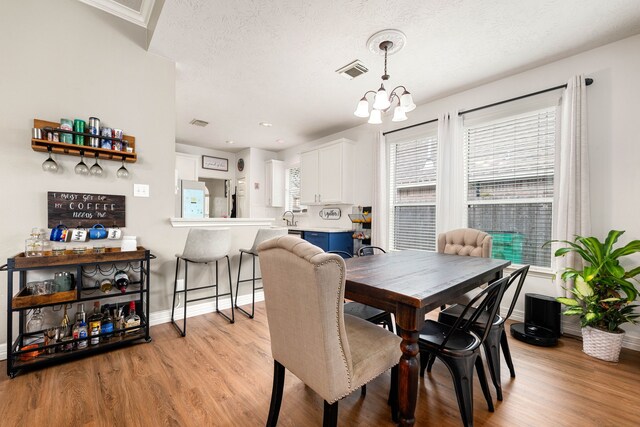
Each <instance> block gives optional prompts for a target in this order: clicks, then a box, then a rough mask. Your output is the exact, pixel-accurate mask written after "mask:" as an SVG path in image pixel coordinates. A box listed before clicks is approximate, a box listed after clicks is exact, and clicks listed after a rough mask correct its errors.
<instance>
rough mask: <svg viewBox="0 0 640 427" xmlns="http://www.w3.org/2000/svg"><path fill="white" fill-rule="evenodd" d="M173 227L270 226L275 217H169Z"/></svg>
mask: <svg viewBox="0 0 640 427" xmlns="http://www.w3.org/2000/svg"><path fill="white" fill-rule="evenodd" d="M169 221H170V222H171V225H172V226H173V227H246V226H259V227H271V226H272V224H273V222H274V221H275V218H169Z"/></svg>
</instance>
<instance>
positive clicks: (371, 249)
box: [358, 246, 387, 256]
mask: <svg viewBox="0 0 640 427" xmlns="http://www.w3.org/2000/svg"><path fill="white" fill-rule="evenodd" d="M376 251H380V252H382V253H383V254H386V253H387V251H385V250H384V249H382V248H381V247H379V246H363V247H361V248H360V249H358V256H368V255H375V253H376Z"/></svg>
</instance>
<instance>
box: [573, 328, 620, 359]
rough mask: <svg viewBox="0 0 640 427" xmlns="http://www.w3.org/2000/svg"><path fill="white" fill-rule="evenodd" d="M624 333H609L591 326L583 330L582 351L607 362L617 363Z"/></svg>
mask: <svg viewBox="0 0 640 427" xmlns="http://www.w3.org/2000/svg"><path fill="white" fill-rule="evenodd" d="M623 339H624V331H623V332H620V333H615V332H607V331H603V330H601V329H596V328H592V327H590V326H587V327H584V328H582V351H584V352H585V353H586V354H588V355H589V356H592V357H595V358H597V359H601V360H606V361H607V362H617V361H618V357H619V356H620V349H622V340H623Z"/></svg>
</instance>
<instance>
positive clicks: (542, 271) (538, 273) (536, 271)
mask: <svg viewBox="0 0 640 427" xmlns="http://www.w3.org/2000/svg"><path fill="white" fill-rule="evenodd" d="M523 265H524V264H511V265H510V266H509V267H507V268H505V270H504V271H505V273H507V274H511V273H512V272H514V271H515V270H517V269H518V268H520V267H522V266H523ZM527 276H534V277H542V278H544V279H553V276H554V274H553V270H551V269H550V268H549V267H536V266H534V265H532V266H531V267H529V272H528V273H527Z"/></svg>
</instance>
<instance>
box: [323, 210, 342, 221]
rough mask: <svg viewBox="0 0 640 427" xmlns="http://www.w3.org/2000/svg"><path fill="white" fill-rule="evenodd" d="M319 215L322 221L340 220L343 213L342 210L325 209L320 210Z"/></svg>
mask: <svg viewBox="0 0 640 427" xmlns="http://www.w3.org/2000/svg"><path fill="white" fill-rule="evenodd" d="M319 215H320V218H322V219H340V217H341V216H342V211H341V210H340V208H324V209H320V212H319Z"/></svg>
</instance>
